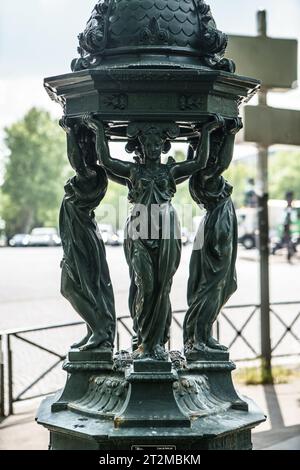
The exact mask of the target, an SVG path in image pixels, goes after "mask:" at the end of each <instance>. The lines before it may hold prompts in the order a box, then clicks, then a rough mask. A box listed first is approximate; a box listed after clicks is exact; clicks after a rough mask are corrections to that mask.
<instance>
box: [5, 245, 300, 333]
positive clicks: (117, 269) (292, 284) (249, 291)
mask: <svg viewBox="0 0 300 470" xmlns="http://www.w3.org/2000/svg"><path fill="white" fill-rule="evenodd" d="M191 249H192V245H189V246H187V247H184V248H183V251H182V259H181V265H180V268H179V270H178V271H177V273H176V275H175V277H174V283H173V288H172V294H171V297H172V306H173V310H178V309H184V308H185V307H186V285H187V278H188V269H189V259H190V255H191ZM61 258H62V250H61V248H1V249H0V266H1V269H0V329H1V330H4V329H12V328H21V327H24V328H25V327H26V328H28V327H32V326H35V325H49V324H53V323H64V322H69V321H77V320H78V316H77V315H76V314H75V313H74V311H73V309H72V307H71V306H70V305H69V303H68V302H67V301H66V300H65V299H63V298H62V297H61V295H60V261H61ZM107 258H108V263H109V267H110V272H111V277H112V282H113V286H114V292H115V300H116V310H117V315H118V316H119V315H126V314H128V313H129V312H128V306H127V295H128V287H129V276H128V268H127V264H126V261H125V257H124V253H123V248H122V247H107ZM256 260H257V254H256V253H255V250H253V251H252V250H251V251H246V250H244V249H243V248H241V249H240V251H239V259H238V263H237V272H238V291H237V292H236V293H235V294H234V295H233V296H232V298H231V300H230V302H229V305H237V304H238V305H240V304H255V303H258V302H259V285H258V284H259V278H258V263H257V262H256ZM299 279H300V260H295V262H294V264H292V265H289V264H288V263H287V262H286V260H285V258H284V257H281V256H279V255H278V256H276V257H271V301H272V302H285V301H286V302H287V301H300V289H299V287H300V285H299V284H300V281H299Z"/></svg>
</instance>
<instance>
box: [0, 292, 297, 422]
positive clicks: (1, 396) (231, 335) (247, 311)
mask: <svg viewBox="0 0 300 470" xmlns="http://www.w3.org/2000/svg"><path fill="white" fill-rule="evenodd" d="M279 310H280V313H279ZM184 313H185V310H176V311H174V312H173V322H172V329H171V339H170V342H169V348H170V349H180V348H181V347H182V344H181V341H182V325H183V318H184ZM270 313H271V319H272V321H271V331H272V357H273V358H280V357H282V358H283V357H290V356H300V301H299V302H298V301H297V302H277V303H272V304H271V306H270ZM83 325H84V324H83V322H73V323H64V324H56V325H51V326H37V327H34V328H28V329H15V330H7V331H3V332H0V351H1V353H2V354H1V357H0V359H1V358H2V359H1V360H0V416H6V415H10V414H13V412H14V404H15V403H17V402H21V401H25V400H29V399H33V398H37V397H42V396H44V395H48V394H49V393H53V392H54V391H56V390H57V389H59V388H60V387H61V386H62V384H63V378H62V376H60V378H57V377H56V378H55V377H54V376H53V373H54V371H55V370H56V371H57V373H58V366H59V365H61V363H62V361H64V359H65V356H66V351H67V350H68V347H69V345H70V339H72V338H70V333H71V332H72V334H73V336H75V337H76V336H78V331H77V330H76V331H75V333H74V329H76V328H78V327H79V328H82V327H83ZM117 325H118V327H117V338H116V348H117V350H121V349H126V348H128V347H129V346H130V341H131V336H132V335H133V330H132V322H131V318H130V316H128V315H124V316H121V317H119V318H118V322H117ZM259 326H260V305H257V304H248V305H234V306H226V307H225V308H224V309H223V311H222V312H221V314H220V316H219V318H218V321H217V322H216V325H215V335H216V337H217V339H218V340H219V341H220V342H222V343H223V344H226V346H228V347H229V348H230V351H231V357H232V359H233V360H234V361H252V360H255V359H259V358H260V356H261V352H260V340H259ZM51 333H52V340H51V338H50V336H51ZM287 338H289V339H293V344H291V341H288V343H286V344H284V342H285V341H286V339H287ZM51 342H52V345H51V344H49V343H51ZM25 347H26V348H30V351H31V352H29V351H28V349H24V348H25ZM38 352H39V353H40V354H44V355H47V357H48V359H47V361H46V358H44V357H45V356H43V358H39V357H37V354H38ZM52 359H53V360H52ZM45 364H46V365H45ZM41 367H42V370H41V369H40V368H41ZM60 370H61V368H59V371H60ZM49 376H50V380H49V381H48V383H47V382H45V379H46V378H47V377H48V378H49ZM43 381H44V384H43V386H40V385H41V383H42V382H43ZM38 387H40V388H38Z"/></svg>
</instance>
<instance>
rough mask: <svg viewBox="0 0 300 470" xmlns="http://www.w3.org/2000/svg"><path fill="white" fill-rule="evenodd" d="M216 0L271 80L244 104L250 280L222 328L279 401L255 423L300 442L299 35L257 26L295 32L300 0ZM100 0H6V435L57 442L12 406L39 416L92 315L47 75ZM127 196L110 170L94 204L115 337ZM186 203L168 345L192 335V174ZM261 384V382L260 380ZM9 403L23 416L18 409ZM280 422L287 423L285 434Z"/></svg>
mask: <svg viewBox="0 0 300 470" xmlns="http://www.w3.org/2000/svg"><path fill="white" fill-rule="evenodd" d="M209 3H210V4H211V7H212V11H213V14H214V17H215V20H216V22H217V25H218V27H219V29H221V30H223V31H225V32H226V33H228V34H229V35H230V41H229V51H228V55H229V56H231V57H232V58H234V59H235V61H236V62H237V72H238V73H240V74H246V73H245V71H246V72H247V70H248V69H249V66H251V67H252V68H251V67H250V68H251V70H253V72H254V73H252V76H253V77H254V78H259V79H261V80H262V92H261V93H260V95H259V96H258V97H255V98H253V99H252V101H251V102H250V105H251V107H252V108H254V107H255V108H256V109H255V110H253V109H252V108H251V109H244V110H242V114H243V116H244V119H245V130H244V132H242V133H241V136H240V137H239V139H238V143H237V145H236V148H235V155H234V160H233V163H232V166H231V168H230V169H229V170H228V171H227V173H226V178H227V179H228V180H229V181H230V183H231V184H232V185H233V186H234V193H233V199H234V203H235V206H236V209H237V216H238V223H239V255H238V263H237V271H238V282H239V289H238V291H237V292H236V293H235V294H234V296H233V297H232V298H231V299H230V303H229V304H228V305H227V306H226V308H225V309H224V311H223V312H222V314H221V315H220V318H219V321H218V323H217V324H216V327H215V334H216V335H217V336H218V337H219V339H220V341H221V342H223V343H224V344H226V345H227V346H230V350H231V357H232V359H233V360H234V361H236V362H237V363H238V364H239V371H238V372H237V373H236V375H235V380H236V381H237V382H239V383H240V384H241V387H242V389H243V387H244V389H245V391H246V393H247V394H248V395H249V394H250V395H251V393H252V396H253V398H255V399H256V400H257V401H258V402H260V403H261V406H263V407H264V408H265V409H266V412H267V413H269V414H270V412H271V410H272V417H270V418H269V420H268V422H267V423H266V424H265V425H263V426H262V427H260V428H259V429H258V434H260V440H259V439H258V438H257V440H256V445H257V448H266V447H268V446H271V445H277V443H278V442H282V441H284V438H286V439H288V438H289V439H294V441H293V442H294V444H293V445H294V447H297V446H298V445H300V443H299V441H300V439H299V436H300V424H299V423H300V411H299V403H300V401H299V400H300V397H299V388H300V387H299V384H300V379H299V377H300V368H299V354H300V340H299V338H300V288H299V287H300V285H299V279H300V111H299V110H300V90H299V88H298V87H297V72H298V64H299V61H298V55H297V54H298V53H297V44H296V42H295V41H287V42H280V41H279V43H277V42H276V43H275V42H274V43H273V42H272V43H266V44H262V43H259V44H256V42H255V43H254V42H253V40H254V39H257V36H259V37H260V39H261V40H266V41H267V39H268V38H269V37H271V38H277V39H281V40H287V39H293V40H298V39H299V36H300V27H299V25H300V2H299V0H286V1H285V2H284V4H283V2H282V1H280V0H251V1H250V0H249V1H244V2H241V1H240V0H227V1H226V2H224V1H223V0H211V1H210V2H209ZM94 4H95V0H85V1H82V0H59V1H58V0H51V1H50V0H27V1H26V2H11V1H9V0H2V1H1V5H0V70H1V75H0V339H1V351H2V361H0V362H1V368H0V382H1V386H0V397H1V402H0V415H1V416H2V420H3V423H2V425H0V448H9V447H10V448H43V446H44V445H46V444H45V443H46V435H44V436H41V435H39V436H36V435H34V436H35V437H30V436H29V435H28V437H27V438H26V439H25V441H24V439H23V440H22V439H21V440H18V439H16V438H15V437H14V436H16V434H14V436H13V434H12V433H15V432H16V429H22V427H21V423H20V421H19V420H18V418H16V417H12V416H13V414H15V415H16V416H20V413H21V415H22V413H25V415H24V416H26V417H27V418H28V419H27V418H26V419H27V421H26V420H25V421H26V423H27V425H28V426H32V429H35V428H33V426H34V424H32V419H33V414H32V413H33V412H32V410H31V411H29V412H28V413H29V414H26V413H27V408H24V407H25V406H31V405H30V404H32V403H34V404H35V403H36V402H32V399H33V398H36V397H40V396H42V395H44V394H48V393H50V392H53V391H55V390H57V389H59V388H60V387H61V386H62V385H63V383H64V380H65V373H64V372H62V370H61V364H62V360H63V359H64V356H65V354H66V352H67V350H68V348H69V345H70V344H71V343H72V342H74V341H75V340H76V339H78V338H79V337H80V335H81V334H82V330H83V329H84V327H83V325H82V324H80V319H79V317H78V316H77V315H76V314H75V312H74V311H73V309H72V308H71V306H70V305H69V304H68V303H67V301H66V300H64V299H63V298H62V297H61V296H60V260H61V258H62V248H61V241H60V237H59V231H58V214H59V208H60V203H61V200H62V198H63V194H64V184H65V182H66V181H67V179H68V178H69V177H70V176H71V175H72V171H71V170H70V166H69V163H68V161H67V156H66V145H65V135H64V132H63V131H62V130H61V129H60V127H59V126H58V120H59V118H60V117H61V114H62V110H61V108H60V106H59V105H58V104H55V103H53V102H51V100H50V98H49V96H48V95H47V93H46V91H45V90H44V88H43V78H44V77H47V76H54V75H59V74H62V73H67V72H69V71H70V63H71V60H72V59H73V58H74V57H76V56H77V51H76V49H77V35H78V33H79V32H80V31H82V30H83V29H84V26H85V23H86V21H87V20H88V17H89V13H90V12H91V10H92V8H93V7H94ZM261 8H263V9H265V10H266V11H267V18H266V17H265V16H264V14H262V13H261V14H259V15H258V16H257V12H258V10H260V9H261ZM240 36H243V37H245V38H244V39H245V41H246V42H244V40H242V39H241V38H240ZM247 38H248V39H247ZM248 40H249V41H250V42H249V43H248V42H247V41H248ZM255 51H260V54H256V52H255ZM230 53H231V54H232V55H230ZM258 56H259V57H258ZM262 64H263V65H262ZM283 64H284V65H283ZM283 71H284V72H285V73H283ZM255 72H257V73H255ZM270 77H271V78H270ZM266 108H268V109H266ZM111 151H112V153H113V155H114V156H118V157H119V158H123V157H124V158H126V156H125V151H124V148H123V147H122V145H119V144H114V145H112V147H111ZM185 153H186V148H185V147H184V146H183V145H179V144H177V145H175V146H173V148H172V150H171V151H170V155H174V156H175V157H176V158H177V159H183V158H185ZM126 196H127V195H126V189H124V188H122V187H119V186H117V185H115V184H113V183H110V187H109V191H108V193H107V195H106V198H105V200H104V201H103V203H102V204H101V207H100V209H99V210H97V212H96V217H97V221H98V224H99V227H100V230H101V232H102V236H103V239H104V241H105V243H106V247H107V258H108V262H109V266H110V270H111V276H112V280H113V285H114V292H115V298H116V307H117V314H118V317H119V321H118V336H117V347H118V349H126V348H129V347H130V340H131V332H132V324H131V320H130V317H129V311H128V306H127V297H128V288H129V275H128V268H127V265H126V262H125V257H124V254H123V247H122V244H123V227H124V222H125V220H126V216H127V212H128V206H127V202H126ZM175 204H176V205H177V208H178V211H179V213H180V215H181V218H182V241H183V244H184V248H183V254H182V262H181V266H180V269H179V270H178V272H177V274H176V276H175V278H174V285H173V289H172V305H173V310H174V321H173V325H172V338H171V344H170V347H171V348H172V349H181V347H182V344H181V337H182V323H183V317H184V311H185V309H186V285H187V278H188V269H189V259H190V255H191V250H192V242H193V239H194V236H195V232H196V231H197V228H198V225H199V221H200V219H201V217H203V210H202V209H201V208H198V207H196V206H195V205H193V207H192V209H186V210H184V209H183V208H184V207H185V206H186V205H189V204H190V196H189V191H188V184H184V185H182V186H181V187H180V189H179V190H178V192H177V194H176V197H175ZM112 207H113V210H112V209H111V208H112ZM266 221H268V223H266ZM253 384H256V385H257V386H256V388H251V387H250V392H249V386H250V385H251V386H252V387H253V386H254V385H253ZM276 387H277V388H276ZM281 387H287V388H281ZM32 406H36V405H32ZM24 410H25V411H24ZM7 416H10V418H8V419H15V421H8V419H7ZM4 418H5V419H4ZM7 423H9V424H7ZM14 426H15V427H14ZM30 429H31V428H30ZM276 429H281V430H282V433H283V435H280V437H278V436H277V434H276V432H275V431H274V430H276ZM34 432H35V431H34ZM38 432H40V430H39V431H38ZM32 436H33V435H32ZM276 436H277V437H276ZM43 439H44V440H43ZM297 439H298V440H297Z"/></svg>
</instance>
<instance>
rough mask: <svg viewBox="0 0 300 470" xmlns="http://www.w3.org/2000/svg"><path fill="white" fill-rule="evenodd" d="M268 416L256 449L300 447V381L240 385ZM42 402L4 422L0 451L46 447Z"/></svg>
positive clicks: (257, 431) (255, 435)
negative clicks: (39, 412)
mask: <svg viewBox="0 0 300 470" xmlns="http://www.w3.org/2000/svg"><path fill="white" fill-rule="evenodd" d="M237 388H238V390H239V392H240V393H241V394H243V395H247V396H248V397H250V398H252V399H253V400H255V401H256V403H257V404H258V405H259V406H260V407H261V408H262V409H263V410H264V412H265V413H266V414H267V415H268V420H267V421H266V423H263V424H262V425H260V426H259V427H258V428H256V429H255V431H254V433H253V447H254V449H256V450H259V449H263V450H273V449H274V450H286V449H289V450H300V380H294V381H293V382H291V383H289V384H280V385H274V386H273V385H267V386H248V387H245V386H243V387H237ZM38 405H39V402H37V401H36V402H35V403H31V404H30V405H26V407H25V405H24V404H23V406H22V408H23V409H20V410H17V414H16V415H15V416H11V417H9V418H7V419H5V420H4V421H2V423H0V450H46V449H47V448H48V431H47V430H45V429H43V428H42V427H41V426H38V425H37V424H36V423H35V421H34V416H35V412H36V409H37V407H38Z"/></svg>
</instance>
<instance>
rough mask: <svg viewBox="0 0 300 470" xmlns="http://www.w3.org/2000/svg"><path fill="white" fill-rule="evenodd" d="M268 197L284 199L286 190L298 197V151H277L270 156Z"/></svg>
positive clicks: (299, 160)
mask: <svg viewBox="0 0 300 470" xmlns="http://www.w3.org/2000/svg"><path fill="white" fill-rule="evenodd" d="M269 181H270V184H269V189H270V198H271V199H285V195H286V192H287V191H293V192H294V198H295V199H300V151H299V150H289V151H285V152H278V153H276V154H275V155H272V156H271V157H270V178H269Z"/></svg>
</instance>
